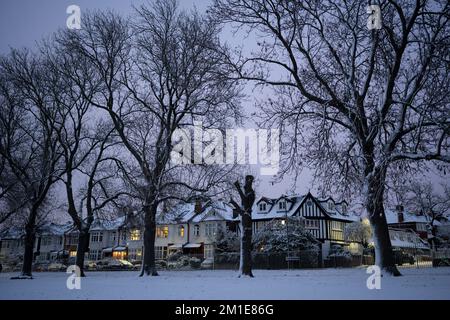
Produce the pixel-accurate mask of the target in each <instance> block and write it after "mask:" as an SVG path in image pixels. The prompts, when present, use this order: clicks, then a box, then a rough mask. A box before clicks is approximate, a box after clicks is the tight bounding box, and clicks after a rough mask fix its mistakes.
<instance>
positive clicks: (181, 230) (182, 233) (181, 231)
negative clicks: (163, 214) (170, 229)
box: [178, 226, 184, 238]
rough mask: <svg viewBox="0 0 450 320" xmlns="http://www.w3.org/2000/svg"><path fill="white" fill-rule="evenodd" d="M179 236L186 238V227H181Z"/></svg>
mask: <svg viewBox="0 0 450 320" xmlns="http://www.w3.org/2000/svg"><path fill="white" fill-rule="evenodd" d="M178 234H179V235H180V237H182V238H183V237H184V227H183V226H181V227H180V228H179V233H178Z"/></svg>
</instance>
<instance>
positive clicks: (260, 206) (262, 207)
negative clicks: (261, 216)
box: [259, 202, 267, 212]
mask: <svg viewBox="0 0 450 320" xmlns="http://www.w3.org/2000/svg"><path fill="white" fill-rule="evenodd" d="M266 210H267V203H265V202H262V203H260V204H259V211H261V212H265V211H266Z"/></svg>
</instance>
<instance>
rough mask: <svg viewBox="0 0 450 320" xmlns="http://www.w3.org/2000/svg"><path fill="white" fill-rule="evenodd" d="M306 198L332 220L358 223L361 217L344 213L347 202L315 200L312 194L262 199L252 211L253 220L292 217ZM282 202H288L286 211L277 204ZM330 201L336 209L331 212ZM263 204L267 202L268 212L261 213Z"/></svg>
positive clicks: (324, 199)
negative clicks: (312, 201) (311, 200)
mask: <svg viewBox="0 0 450 320" xmlns="http://www.w3.org/2000/svg"><path fill="white" fill-rule="evenodd" d="M306 198H311V199H313V200H315V201H316V203H317V204H318V205H319V206H320V208H321V209H322V210H323V211H324V212H325V213H326V214H328V215H329V216H330V217H331V218H335V219H340V220H347V221H358V220H359V217H358V216H356V215H354V214H352V213H344V210H343V204H344V203H345V205H347V202H346V201H341V202H335V201H334V200H333V199H332V198H331V197H328V198H322V199H319V198H315V197H314V196H313V195H312V194H311V193H308V194H306V195H292V196H281V197H280V198H276V199H270V198H268V197H261V198H260V199H259V200H258V201H256V202H255V204H254V206H253V209H252V219H253V220H267V219H276V218H285V217H286V216H288V217H292V216H293V215H294V214H295V213H296V212H297V210H298V209H299V208H300V206H302V205H303V203H304V202H305V200H306ZM280 201H286V210H280V209H279V207H278V206H277V204H278V203H279V202H280ZM328 201H333V203H334V208H333V209H332V210H330V208H328V205H327V204H328ZM261 202H266V203H267V206H266V211H264V212H261V211H260V210H259V204H260V203H261Z"/></svg>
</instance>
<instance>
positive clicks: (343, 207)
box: [342, 203, 347, 214]
mask: <svg viewBox="0 0 450 320" xmlns="http://www.w3.org/2000/svg"><path fill="white" fill-rule="evenodd" d="M342 213H343V214H347V205H346V204H345V203H343V204H342Z"/></svg>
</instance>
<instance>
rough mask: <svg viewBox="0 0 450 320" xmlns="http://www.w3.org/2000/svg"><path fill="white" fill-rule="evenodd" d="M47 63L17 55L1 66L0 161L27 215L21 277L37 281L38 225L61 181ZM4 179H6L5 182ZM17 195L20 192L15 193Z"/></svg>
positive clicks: (27, 54) (0, 62) (3, 60)
mask: <svg viewBox="0 0 450 320" xmlns="http://www.w3.org/2000/svg"><path fill="white" fill-rule="evenodd" d="M47 71H48V68H47V66H46V62H45V60H44V59H43V58H42V57H41V56H38V55H35V54H32V53H30V52H29V51H26V50H22V51H17V50H13V51H12V52H11V53H10V54H9V55H8V56H6V57H2V58H1V60H0V74H1V77H0V82H1V86H0V89H1V91H0V96H1V98H0V101H1V112H0V126H1V132H2V135H1V137H0V155H1V157H2V162H3V161H4V162H5V163H6V165H7V166H8V169H9V171H10V172H11V174H13V175H14V180H16V181H17V185H16V187H17V188H19V189H18V190H20V192H21V193H22V195H23V196H22V197H21V199H23V200H24V203H23V204H21V205H20V207H21V211H22V212H25V214H26V221H25V239H24V240H25V252H24V258H23V267H22V276H21V277H24V278H30V277H31V276H32V263H33V258H34V257H33V248H34V242H35V233H36V224H37V221H38V219H39V217H40V216H41V215H43V214H45V212H44V210H43V206H44V204H45V201H46V198H47V197H48V195H49V192H50V189H51V187H52V185H53V184H54V183H55V182H56V181H57V170H58V168H57V164H58V160H59V157H60V156H59V155H60V153H59V150H58V144H57V139H56V130H55V128H56V127H57V123H58V115H57V113H56V111H55V110H56V109H55V108H54V101H52V99H51V98H49V92H50V90H51V82H49V81H48V80H47V78H46V76H47ZM2 179H3V176H2ZM16 191H17V190H16Z"/></svg>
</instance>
